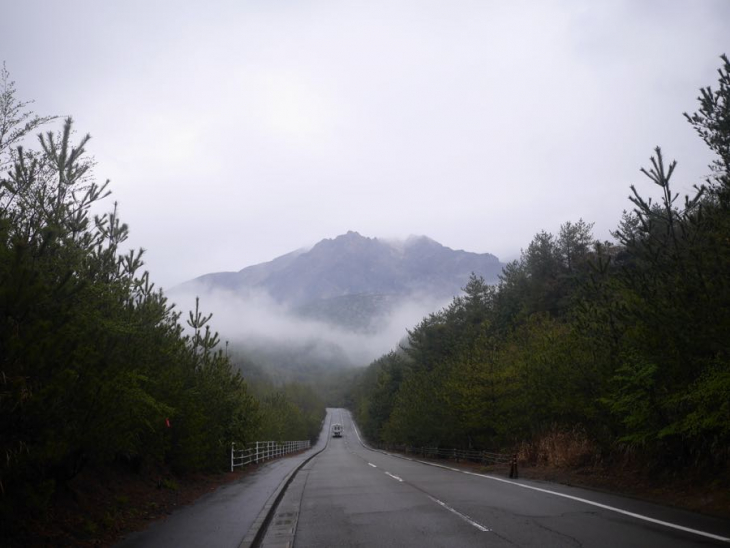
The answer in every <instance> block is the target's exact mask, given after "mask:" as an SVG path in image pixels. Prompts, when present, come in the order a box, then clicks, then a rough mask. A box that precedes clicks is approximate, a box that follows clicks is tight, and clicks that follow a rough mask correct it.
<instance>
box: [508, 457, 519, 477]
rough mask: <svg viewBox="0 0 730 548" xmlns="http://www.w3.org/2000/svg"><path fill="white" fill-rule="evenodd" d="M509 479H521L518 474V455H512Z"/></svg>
mask: <svg viewBox="0 0 730 548" xmlns="http://www.w3.org/2000/svg"><path fill="white" fill-rule="evenodd" d="M509 477H510V478H514V479H517V478H518V477H519V475H518V473H517V454H514V455H512V461H511V462H510V467H509Z"/></svg>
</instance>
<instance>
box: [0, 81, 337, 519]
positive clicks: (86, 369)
mask: <svg viewBox="0 0 730 548" xmlns="http://www.w3.org/2000/svg"><path fill="white" fill-rule="evenodd" d="M1 76H2V80H1V81H0V86H2V87H1V88H0V93H1V95H0V168H1V169H2V174H1V175H0V516H1V517H0V523H1V524H2V526H0V529H2V530H3V531H7V529H8V528H13V527H17V526H19V525H20V523H21V522H22V520H24V519H33V518H35V517H38V516H42V515H43V514H44V512H45V510H46V508H47V507H48V505H49V504H50V503H51V502H52V500H53V499H54V496H55V495H56V494H58V493H60V492H63V491H64V490H65V489H66V486H67V484H68V482H69V481H70V480H71V479H72V478H74V477H76V476H77V475H79V474H80V473H83V472H84V471H85V470H86V469H88V468H89V467H98V466H102V465H106V464H110V463H116V464H117V465H120V464H121V465H123V466H127V467H129V468H130V469H133V470H141V469H144V468H145V467H150V466H156V467H164V469H165V470H170V471H172V472H174V473H177V474H185V473H189V472H194V471H209V470H219V469H221V468H222V467H225V466H226V465H227V464H228V463H229V458H230V457H229V453H228V452H229V449H230V444H231V442H234V441H235V442H237V443H246V442H249V441H253V440H257V439H306V438H310V437H315V436H316V434H317V431H318V429H319V423H320V421H321V419H322V417H323V415H324V404H323V403H322V402H321V400H319V399H318V398H317V397H316V396H315V395H314V394H312V393H311V390H308V389H305V388H302V387H297V386H296V385H291V386H287V387H284V388H281V389H280V388H275V387H272V386H267V385H263V384H262V385H261V386H257V387H254V390H255V391H256V393H257V395H258V396H259V397H258V398H256V397H254V396H253V395H252V389H251V388H250V387H249V386H248V384H247V383H246V381H245V380H244V379H243V377H242V376H241V374H240V373H239V372H237V371H236V370H235V368H234V367H233V366H232V364H231V362H230V361H229V359H228V357H227V356H226V355H224V353H223V352H222V351H221V350H220V349H219V345H218V336H217V334H215V333H214V332H213V331H212V330H211V327H210V315H205V314H204V313H203V312H201V308H202V305H201V306H200V308H199V307H198V305H197V304H196V308H195V310H194V311H192V312H190V313H189V315H188V316H187V317H184V316H183V317H181V313H180V312H176V311H175V310H174V309H173V307H172V306H170V305H169V304H168V302H167V299H166V297H165V295H164V294H163V292H162V291H161V290H156V289H155V287H154V284H153V283H152V282H151V280H150V279H149V275H148V274H147V273H146V272H141V267H142V266H143V262H142V255H143V253H142V250H139V251H135V250H131V251H128V252H123V251H122V246H123V244H124V242H125V240H126V238H127V235H128V227H127V225H125V224H124V223H123V222H122V221H121V219H120V216H119V213H118V209H117V205H116V204H114V205H113V207H110V209H111V211H109V212H108V213H106V214H103V215H92V213H91V210H92V208H93V209H94V211H98V210H99V205H100V202H101V201H102V200H103V199H104V198H105V197H106V196H107V195H108V194H109V190H108V188H109V182H108V181H107V182H104V183H100V182H98V181H96V180H95V178H94V175H93V172H92V167H93V164H94V162H93V161H92V160H91V159H90V157H89V156H88V155H87V153H86V147H87V143H88V141H89V136H88V135H87V136H83V137H80V138H78V137H77V136H75V135H74V132H73V124H72V121H71V119H67V120H66V121H65V122H64V123H63V127H62V130H61V131H60V132H58V133H55V132H53V131H49V132H46V133H43V134H41V135H39V139H38V140H37V141H36V142H35V146H34V148H32V149H26V148H24V147H23V146H21V145H22V144H23V143H24V140H28V141H29V139H26V138H28V137H32V133H33V132H35V131H36V130H37V129H38V128H40V127H41V126H42V125H44V124H48V123H52V122H53V121H54V119H53V118H52V117H37V116H35V115H33V114H32V112H31V111H29V110H28V108H27V103H24V102H22V101H20V100H19V99H18V98H16V96H15V86H14V83H13V82H12V81H11V80H10V79H9V75H8V73H7V71H5V70H4V69H3V72H2V75H1ZM184 323H186V324H187V331H185V330H184V328H183V325H184Z"/></svg>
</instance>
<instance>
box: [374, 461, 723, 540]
mask: <svg viewBox="0 0 730 548" xmlns="http://www.w3.org/2000/svg"><path fill="white" fill-rule="evenodd" d="M388 454H389V455H390V453H388ZM408 460H413V461H414V462H420V463H421V464H426V465H428V466H435V467H437V468H444V469H446V470H451V471H452V472H460V473H462V474H466V475H468V476H479V477H480V478H486V479H490V480H494V481H500V482H502V483H509V484H510V485H516V486H517V487H522V488H524V489H531V490H533V491H540V492H541V493H548V494H550V495H555V496H558V497H563V498H566V499H570V500H575V501H577V502H582V503H584V504H590V505H591V506H597V507H598V508H603V509H604V510H610V511H611V512H617V513H619V514H624V515H626V516H631V517H632V518H637V519H640V520H644V521H648V522H651V523H656V524H658V525H663V526H665V527H670V528H672V529H678V530H680V531H685V532H687V533H694V534H695V535H700V536H703V537H707V538H711V539H714V540H719V541H722V542H730V538H728V537H722V536H720V535H714V534H712V533H707V532H706V531H700V530H698V529H692V528H690V527H684V526H683V525H677V524H676V523H670V522H668V521H662V520H660V519H655V518H650V517H649V516H644V515H641V514H636V513H634V512H629V511H628V510H621V508H616V507H615V506H608V505H606V504H601V503H600V502H594V501H592V500H588V499H583V498H580V497H574V496H573V495H566V494H565V493H558V492H557V491H550V490H549V489H542V488H540V487H533V486H532V485H525V484H524V483H517V482H516V481H510V480H506V479H502V478H498V477H495V476H488V475H486V474H477V473H476V472H469V471H467V470H459V469H458V468H451V467H450V466H443V465H441V464H436V463H433V462H426V461H423V460H417V459H408Z"/></svg>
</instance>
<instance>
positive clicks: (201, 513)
mask: <svg viewBox="0 0 730 548" xmlns="http://www.w3.org/2000/svg"><path fill="white" fill-rule="evenodd" d="M331 414H332V411H331V410H328V413H327V417H325V420H324V423H323V424H324V426H323V429H324V431H325V432H328V431H329V421H330V418H331ZM327 442H328V437H327V435H325V434H323V435H320V438H319V440H318V441H317V444H316V445H315V446H314V447H312V448H311V449H309V450H308V451H305V452H303V453H300V454H297V455H293V456H287V457H284V458H280V459H277V460H272V461H268V462H266V463H264V464H262V465H260V466H259V467H258V469H257V470H256V471H255V472H253V473H252V474H248V475H246V476H244V477H243V479H242V480H241V481H238V482H236V483H233V484H229V485H225V486H223V487H220V488H218V489H217V490H216V491H215V492H213V493H210V494H209V495H206V496H204V497H203V498H202V499H200V500H198V501H197V502H195V504H192V505H190V506H187V507H185V508H182V509H180V510H178V511H177V512H175V513H173V514H172V515H171V516H169V517H168V518H167V519H165V520H162V521H159V522H156V523H154V524H153V525H152V526H150V527H149V528H148V529H147V530H145V531H140V532H136V533H131V534H130V535H128V536H127V537H126V538H125V539H124V540H122V541H121V542H119V543H118V544H117V545H116V548H168V547H169V548H204V547H205V548H208V547H210V548H239V546H247V545H248V543H247V542H246V541H245V540H244V539H247V538H248V537H250V536H251V534H252V533H255V532H256V529H257V527H258V526H259V523H258V522H257V520H259V519H260V518H261V517H262V514H265V513H266V512H265V507H266V505H267V503H269V504H272V503H273V500H272V499H274V498H275V497H276V495H277V493H278V492H279V490H280V489H282V488H283V487H284V482H285V481H286V479H287V478H288V477H289V475H290V474H291V473H292V472H293V471H294V470H295V469H296V468H297V467H298V466H299V465H301V464H302V462H304V461H305V460H306V459H308V458H309V457H311V456H312V455H313V454H315V453H317V452H318V451H321V450H322V449H323V448H324V447H325V446H326V444H327Z"/></svg>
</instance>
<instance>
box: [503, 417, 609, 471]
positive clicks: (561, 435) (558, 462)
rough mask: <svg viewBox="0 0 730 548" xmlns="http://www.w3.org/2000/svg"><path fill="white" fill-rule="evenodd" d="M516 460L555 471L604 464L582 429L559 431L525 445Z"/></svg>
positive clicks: (554, 430) (595, 447) (548, 433)
mask: <svg viewBox="0 0 730 548" xmlns="http://www.w3.org/2000/svg"><path fill="white" fill-rule="evenodd" d="M517 458H518V460H519V461H520V462H521V463H526V464H530V465H533V466H551V467H556V468H575V467H579V466H589V465H597V464H600V460H601V459H600V452H599V450H598V447H597V446H596V444H595V443H593V442H592V441H591V440H590V439H588V436H587V435H586V433H585V431H584V430H583V429H581V428H573V429H571V430H565V429H559V428H557V427H553V428H552V429H550V430H549V431H548V432H547V433H545V434H543V435H541V436H540V437H538V438H536V439H534V440H532V441H531V442H522V444H520V446H519V449H518V451H517Z"/></svg>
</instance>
